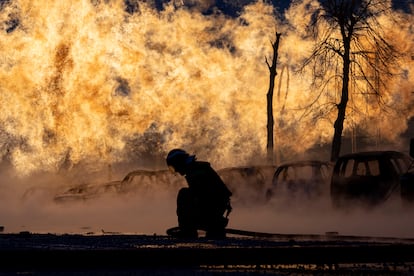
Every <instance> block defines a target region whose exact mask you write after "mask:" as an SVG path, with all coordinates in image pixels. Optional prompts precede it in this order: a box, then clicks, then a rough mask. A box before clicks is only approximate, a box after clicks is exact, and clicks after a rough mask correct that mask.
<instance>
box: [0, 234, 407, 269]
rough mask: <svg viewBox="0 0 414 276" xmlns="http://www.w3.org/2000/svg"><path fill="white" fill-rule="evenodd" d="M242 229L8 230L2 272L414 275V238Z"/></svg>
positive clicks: (0, 250) (1, 238)
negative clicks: (194, 232) (215, 236)
mask: <svg viewBox="0 0 414 276" xmlns="http://www.w3.org/2000/svg"><path fill="white" fill-rule="evenodd" d="M237 231H239V230H235V231H233V234H231V233H229V234H228V237H227V238H226V239H223V240H209V239H206V238H204V237H203V236H201V237H200V238H198V239H177V238H173V237H169V236H155V235H154V236H150V235H131V234H116V233H105V234H91V235H81V234H79V235H77V234H64V235H60V234H59V235H57V234H39V233H29V232H21V233H14V234H13V233H3V234H0V261H1V265H0V275H21V274H25V275H57V274H59V275H75V274H76V275H102V272H103V271H105V275H163V274H164V273H166V274H167V275H174V274H176V275H213V274H214V275H217V274H225V275H256V274H257V275H259V274H260V275H263V274H278V275H282V274H283V275H284V274H291V273H292V272H293V273H298V272H300V274H302V275H303V274H309V275H313V274H315V273H317V274H319V275H321V274H324V275H337V274H341V275H344V274H350V275H351V274H354V273H355V272H358V273H359V274H361V273H362V274H364V273H367V274H371V273H373V272H375V274H376V275H396V274H397V275H402V274H404V275H414V272H413V271H414V240H413V239H399V238H378V237H376V238H373V237H357V236H338V235H335V234H328V235H294V234H292V235H286V234H266V233H254V232H250V233H243V232H237ZM229 232H231V230H230V231H229ZM243 234H244V235H243ZM247 234H249V235H250V236H247ZM254 234H255V235H254ZM111 273H112V274H111Z"/></svg>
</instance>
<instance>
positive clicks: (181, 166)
mask: <svg viewBox="0 0 414 276" xmlns="http://www.w3.org/2000/svg"><path fill="white" fill-rule="evenodd" d="M194 160H195V156H194V155H189V154H188V153H187V152H186V151H185V150H182V149H173V150H171V151H170V152H169V153H168V155H167V158H166V161H167V165H168V166H169V167H173V168H174V170H175V171H177V172H179V173H180V174H183V173H184V170H185V167H186V165H187V164H189V163H191V162H192V161H194Z"/></svg>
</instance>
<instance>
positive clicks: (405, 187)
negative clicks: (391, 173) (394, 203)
mask: <svg viewBox="0 0 414 276" xmlns="http://www.w3.org/2000/svg"><path fill="white" fill-rule="evenodd" d="M410 156H411V158H413V162H411V166H410V167H409V168H408V171H407V172H406V173H404V174H403V175H402V176H401V178H400V181H401V198H402V200H403V204H405V205H407V204H410V205H412V204H413V203H414V138H412V139H411V142H410Z"/></svg>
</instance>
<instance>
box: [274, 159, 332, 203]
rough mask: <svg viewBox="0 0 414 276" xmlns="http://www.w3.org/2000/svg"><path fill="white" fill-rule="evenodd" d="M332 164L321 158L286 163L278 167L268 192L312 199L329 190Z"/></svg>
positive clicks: (280, 195) (279, 195)
mask: <svg viewBox="0 0 414 276" xmlns="http://www.w3.org/2000/svg"><path fill="white" fill-rule="evenodd" d="M332 168H333V166H332V164H331V163H330V162H327V161H321V160H302V161H296V162H290V163H285V164H282V165H280V166H278V168H277V169H276V171H275V173H274V175H273V179H272V185H271V187H270V188H269V189H268V190H267V192H266V198H267V199H268V200H270V199H272V198H274V197H276V196H277V197H280V198H285V199H287V200H289V199H291V198H297V199H300V200H311V199H315V198H317V197H320V196H323V195H324V194H327V193H328V192H329V183H330V179H331V173H332Z"/></svg>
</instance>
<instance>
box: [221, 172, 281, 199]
mask: <svg viewBox="0 0 414 276" xmlns="http://www.w3.org/2000/svg"><path fill="white" fill-rule="evenodd" d="M274 170H275V166H271V165H258V166H241V167H229V168H223V169H220V170H218V171H217V173H218V174H219V175H220V177H221V178H222V179H223V181H224V182H225V183H226V184H227V186H228V187H229V189H230V190H231V192H232V193H233V196H232V202H233V203H235V204H236V205H237V204H239V205H249V204H252V203H254V204H257V203H263V202H265V198H264V193H265V190H266V188H267V187H269V185H270V184H269V183H270V182H271V179H272V175H273V172H274Z"/></svg>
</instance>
